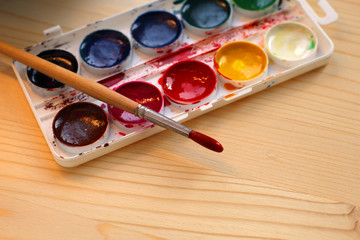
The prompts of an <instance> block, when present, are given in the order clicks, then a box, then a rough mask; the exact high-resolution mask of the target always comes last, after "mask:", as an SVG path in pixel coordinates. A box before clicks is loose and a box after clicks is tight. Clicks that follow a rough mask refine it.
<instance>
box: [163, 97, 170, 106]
mask: <svg viewBox="0 0 360 240" xmlns="http://www.w3.org/2000/svg"><path fill="white" fill-rule="evenodd" d="M170 105H171V102H170V101H169V100H168V99H167V98H164V106H165V107H167V106H170Z"/></svg>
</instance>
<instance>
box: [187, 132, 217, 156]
mask: <svg viewBox="0 0 360 240" xmlns="http://www.w3.org/2000/svg"><path fill="white" fill-rule="evenodd" d="M189 138H190V139H191V140H193V141H194V142H196V143H198V144H200V145H201V146H203V147H206V148H207V149H210V150H213V151H215V152H222V151H223V150H224V148H223V147H222V146H221V144H220V143H219V142H218V141H216V140H215V139H213V138H211V137H209V136H206V135H204V134H202V133H199V132H196V131H194V130H192V131H191V132H190V134H189Z"/></svg>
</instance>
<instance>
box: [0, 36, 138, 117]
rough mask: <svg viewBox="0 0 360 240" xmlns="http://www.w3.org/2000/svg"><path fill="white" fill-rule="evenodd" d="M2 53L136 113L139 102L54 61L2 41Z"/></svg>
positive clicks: (90, 94)
mask: <svg viewBox="0 0 360 240" xmlns="http://www.w3.org/2000/svg"><path fill="white" fill-rule="evenodd" d="M0 53H3V54H4V55H6V56H8V57H10V58H12V59H14V60H16V61H18V62H21V63H23V64H25V65H26V66H29V67H31V68H33V69H35V70H37V71H39V72H41V73H43V74H45V75H47V76H49V77H52V78H54V79H56V80H57V81H59V82H62V83H64V84H66V85H68V86H71V87H73V88H75V89H77V90H79V91H81V92H83V93H85V94H87V95H89V96H91V97H93V98H96V99H98V100H100V101H102V102H105V103H108V104H110V105H112V106H114V107H117V108H120V109H123V110H124V111H127V112H130V113H135V110H136V108H137V106H138V105H139V104H138V103H137V102H135V101H133V100H131V99H129V98H127V97H125V96H123V95H121V94H119V93H117V92H115V91H113V90H111V89H109V88H107V87H105V86H103V85H101V84H99V83H97V82H94V81H92V80H90V79H87V78H84V77H83V76H81V75H79V74H76V73H74V72H72V71H70V70H67V69H65V68H63V67H60V66H58V65H56V64H54V63H51V62H49V61H47V60H44V59H42V58H40V57H38V56H35V55H32V54H30V53H28V52H26V51H24V50H20V49H18V48H15V47H13V46H11V45H9V44H6V43H4V42H2V41H0Z"/></svg>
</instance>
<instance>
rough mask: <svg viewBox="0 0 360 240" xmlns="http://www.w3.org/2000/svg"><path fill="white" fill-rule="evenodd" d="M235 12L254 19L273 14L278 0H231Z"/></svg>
mask: <svg viewBox="0 0 360 240" xmlns="http://www.w3.org/2000/svg"><path fill="white" fill-rule="evenodd" d="M232 1H233V2H234V7H235V11H237V12H238V13H240V14H241V15H243V16H246V17H249V18H256V17H261V16H264V15H267V14H269V13H271V12H273V11H274V10H275V9H276V7H277V6H278V4H279V0H232Z"/></svg>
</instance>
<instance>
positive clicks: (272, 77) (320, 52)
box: [13, 0, 337, 167]
mask: <svg viewBox="0 0 360 240" xmlns="http://www.w3.org/2000/svg"><path fill="white" fill-rule="evenodd" d="M175 2H176V1H175ZM318 4H319V6H320V7H321V8H322V9H323V10H324V12H325V14H326V16H325V17H323V18H320V17H318V16H317V15H316V14H315V13H314V11H313V10H312V8H311V7H310V6H309V5H308V4H307V2H306V1H305V0H287V1H282V4H281V5H280V9H277V11H276V12H274V13H272V14H270V15H268V16H264V17H261V18H258V19H250V18H246V17H243V16H240V15H239V14H238V13H236V12H234V14H233V20H232V26H231V28H230V29H229V30H227V31H225V32H222V33H220V34H217V35H214V36H210V37H207V38H202V37H199V36H196V35H194V34H192V33H191V32H188V31H187V30H186V29H185V32H184V39H183V43H182V45H181V46H180V49H179V50H178V51H175V52H173V53H170V55H165V56H160V57H156V58H154V57H152V56H147V55H145V54H143V53H141V52H140V51H138V50H136V49H133V59H132V63H131V64H130V67H129V68H127V69H126V70H125V71H123V72H120V73H116V74H114V75H112V76H111V78H110V80H109V79H108V77H106V78H102V79H99V77H97V76H95V75H92V74H90V73H89V72H87V71H86V70H85V68H84V67H83V66H81V71H80V74H81V75H83V76H85V77H87V78H89V79H92V80H94V81H100V82H107V83H108V84H110V83H112V82H116V81H115V80H120V81H119V82H116V83H115V84H113V85H111V86H110V88H112V89H113V88H115V87H117V86H118V85H119V84H121V83H124V82H126V81H133V80H142V81H149V82H151V83H153V84H154V85H156V86H158V87H159V88H160V89H161V87H160V85H159V83H158V81H159V78H160V77H161V74H162V72H163V71H164V70H165V69H166V68H168V67H169V66H170V65H171V64H173V63H175V62H178V61H181V60H186V59H195V60H200V61H203V62H205V63H207V64H209V65H210V66H211V67H213V61H212V59H213V55H214V53H215V51H216V49H218V48H219V47H220V46H221V45H222V44H225V43H227V42H231V41H234V40H246V41H251V42H254V43H256V44H259V45H260V46H262V47H263V38H264V34H265V32H266V30H267V29H269V28H270V27H271V26H272V25H275V24H278V23H280V22H283V21H286V20H292V21H297V22H300V23H303V24H305V25H307V26H308V27H310V28H311V29H312V30H313V31H314V32H315V34H316V35H317V38H318V49H317V53H316V57H315V58H314V59H312V60H310V61H308V62H306V63H303V64H301V65H298V66H295V67H292V68H288V69H286V68H282V67H280V66H277V65H275V64H274V63H272V64H271V63H270V64H269V69H268V73H267V76H265V77H264V78H263V79H260V80H259V81H258V82H256V83H253V84H251V85H250V86H246V87H244V88H241V89H229V88H226V86H224V83H221V82H219V83H218V90H217V93H216V95H215V96H214V98H213V99H212V100H211V101H210V102H209V103H206V104H204V105H202V106H200V107H197V108H195V109H190V110H183V109H180V108H177V107H176V106H172V105H168V106H166V107H165V108H164V114H165V115H166V116H168V117H170V118H172V119H174V120H176V121H179V122H184V121H187V120H190V119H192V118H195V117H197V116H200V115H202V114H205V113H207V112H209V111H212V110H214V109H216V108H219V107H222V106H224V105H226V104H229V103H231V102H233V101H236V100H239V99H241V98H243V97H246V96H248V95H251V94H254V93H257V92H259V91H262V90H264V89H266V88H269V87H271V86H274V85H276V84H279V83H281V82H283V81H286V80H288V79H291V78H293V77H295V76H298V75H300V74H303V73H305V72H308V71H311V70H313V69H315V68H318V67H320V66H322V65H325V64H326V63H327V62H328V61H329V58H330V56H331V54H332V53H333V50H334V45H333V43H332V41H331V40H330V38H329V37H328V36H327V35H326V33H325V32H324V31H323V30H322V29H321V27H320V26H319V24H321V25H326V24H330V23H332V22H334V21H336V20H337V14H336V12H335V11H334V10H333V9H332V8H331V6H330V5H329V4H328V3H327V1H326V0H320V1H319V2H318ZM180 8H181V3H180V4H174V1H173V0H158V1H154V2H152V3H150V4H146V5H143V6H140V7H137V8H135V9H132V10H129V11H126V12H123V13H119V14H116V15H114V16H111V17H108V18H106V19H103V20H100V21H97V22H94V23H91V24H88V25H86V26H84V27H82V28H79V29H75V30H73V31H70V32H67V33H62V30H61V28H60V27H59V26H55V27H53V28H51V29H48V30H46V31H44V34H45V38H46V40H45V41H43V42H41V43H38V44H36V45H33V46H31V47H28V48H27V49H26V50H27V51H29V52H30V53H32V54H37V53H39V52H41V51H43V50H46V49H52V48H59V49H64V50H67V51H69V52H71V53H73V54H74V55H75V56H76V57H77V58H78V59H79V50H78V48H79V45H80V43H81V41H82V39H83V38H84V37H85V36H86V35H87V34H89V33H91V32H93V31H95V30H98V29H105V28H107V29H116V30H119V31H121V32H122V33H124V34H125V35H127V36H128V37H130V26H131V24H132V22H133V21H134V20H135V18H136V17H137V16H138V15H140V14H141V13H143V12H146V11H149V10H154V9H161V10H167V11H170V12H173V13H175V14H177V16H179V17H180V15H179V10H180ZM79 62H80V61H79ZM13 68H14V71H15V73H16V76H17V78H18V80H19V82H20V85H21V87H22V89H23V91H24V93H25V95H26V97H27V99H28V101H29V104H30V106H31V108H32V110H33V112H34V115H35V117H36V119H37V121H38V123H39V125H40V128H41V130H42V132H43V134H44V136H45V139H46V141H47V143H48V145H49V148H50V150H51V152H52V154H53V156H54V159H55V160H56V162H57V163H58V164H59V165H61V166H64V167H74V166H77V165H80V164H82V163H85V162H87V161H89V160H92V159H94V158H97V157H99V156H101V155H104V154H107V153H109V152H111V151H114V150H116V149H119V148H121V147H124V146H126V145H129V144H131V143H134V142H136V141H138V140H141V139H144V138H146V137H149V136H151V135H153V134H155V133H158V132H160V131H162V130H164V129H163V128H161V127H159V126H154V125H153V124H150V123H149V124H147V125H145V126H144V127H143V128H142V129H140V130H139V129H136V130H133V129H131V128H129V129H125V130H124V129H119V128H117V127H116V126H115V124H111V126H110V134H109V138H108V141H107V142H106V143H105V144H102V145H100V146H97V147H95V148H93V149H91V150H89V151H87V152H82V153H79V154H71V153H69V152H65V151H63V150H62V149H61V148H60V147H59V146H57V145H56V143H55V141H54V136H53V132H52V127H51V125H52V120H53V118H54V116H55V115H56V113H57V112H58V111H59V110H60V109H61V108H62V107H64V106H66V105H68V104H70V103H73V102H77V101H89V102H93V103H95V104H97V105H99V106H102V107H105V106H106V104H104V103H102V102H100V101H98V100H96V99H93V98H90V97H89V96H87V95H85V94H84V93H81V92H78V91H77V90H74V89H70V90H69V91H68V92H66V93H64V94H62V95H59V96H54V97H52V98H43V97H40V96H39V95H37V94H36V93H34V92H33V91H32V90H31V88H30V86H29V82H28V80H27V77H26V66H24V65H23V64H21V63H19V62H15V61H14V62H13ZM109 77H110V76H109ZM108 80H109V81H108ZM105 110H106V111H107V109H105Z"/></svg>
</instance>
